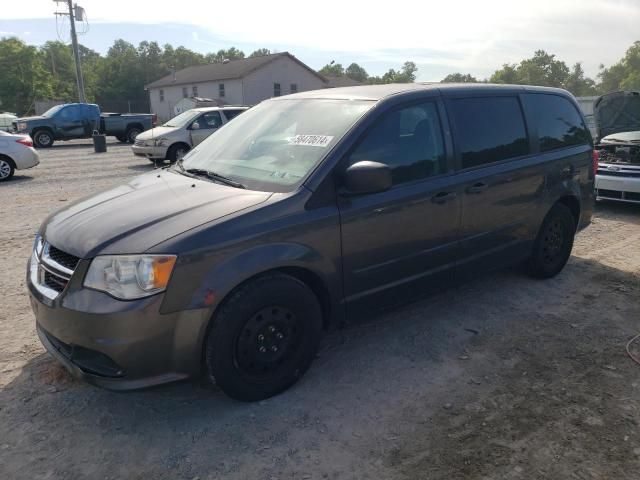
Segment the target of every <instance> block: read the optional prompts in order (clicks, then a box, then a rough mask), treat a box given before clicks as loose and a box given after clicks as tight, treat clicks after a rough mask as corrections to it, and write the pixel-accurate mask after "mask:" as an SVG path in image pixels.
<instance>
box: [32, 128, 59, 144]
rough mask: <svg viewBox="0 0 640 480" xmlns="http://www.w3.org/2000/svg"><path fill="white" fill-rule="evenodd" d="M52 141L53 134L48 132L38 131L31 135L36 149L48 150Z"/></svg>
mask: <svg viewBox="0 0 640 480" xmlns="http://www.w3.org/2000/svg"><path fill="white" fill-rule="evenodd" d="M53 141H54V140H53V134H52V133H51V132H49V131H48V130H38V131H37V132H35V133H34V134H33V143H34V144H35V146H36V147H38V148H50V147H51V146H52V145H53Z"/></svg>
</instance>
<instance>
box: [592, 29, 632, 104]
mask: <svg viewBox="0 0 640 480" xmlns="http://www.w3.org/2000/svg"><path fill="white" fill-rule="evenodd" d="M598 77H599V78H600V85H599V86H598V89H599V90H600V92H601V93H607V92H613V91H616V90H640V40H639V41H636V42H634V43H633V45H631V47H629V49H628V50H627V52H626V53H625V56H624V57H623V58H622V59H621V60H620V61H619V62H618V63H615V64H614V65H612V66H611V67H609V68H604V66H603V65H601V66H600V73H599V74H598Z"/></svg>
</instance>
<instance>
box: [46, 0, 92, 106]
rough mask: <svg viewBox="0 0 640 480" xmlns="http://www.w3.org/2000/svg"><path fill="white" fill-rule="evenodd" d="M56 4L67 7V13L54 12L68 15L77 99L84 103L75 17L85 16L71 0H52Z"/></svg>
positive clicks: (82, 10)
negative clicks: (63, 4) (62, 4)
mask: <svg viewBox="0 0 640 480" xmlns="http://www.w3.org/2000/svg"><path fill="white" fill-rule="evenodd" d="M53 1H54V2H56V4H60V3H65V4H66V5H67V7H68V9H69V13H66V12H55V14H56V16H58V15H60V16H63V17H64V16H68V17H69V24H70V26H71V45H72V48H73V58H74V61H75V64H76V83H77V84H78V100H79V101H80V103H86V98H85V95H84V79H83V78H82V65H81V64H80V51H79V50H78V35H77V34H76V17H77V16H79V17H80V21H82V20H83V19H84V17H85V15H84V9H83V8H82V7H79V6H78V5H77V4H76V5H75V11H74V5H73V1H72V0H53Z"/></svg>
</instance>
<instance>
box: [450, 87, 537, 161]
mask: <svg viewBox="0 0 640 480" xmlns="http://www.w3.org/2000/svg"><path fill="white" fill-rule="evenodd" d="M451 110H452V112H451V114H452V117H453V120H454V122H455V125H456V132H457V135H456V141H457V143H458V147H459V149H460V154H461V157H462V168H470V167H476V166H478V165H483V164H486V163H493V162H498V161H500V160H505V159H507V158H513V157H519V156H521V155H526V154H527V153H529V141H528V139H527V131H526V128H525V126H524V118H523V116H522V110H521V108H520V102H519V101H518V99H517V98H516V97H486V98H461V99H457V100H452V102H451Z"/></svg>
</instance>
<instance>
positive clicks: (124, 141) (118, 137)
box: [116, 135, 128, 143]
mask: <svg viewBox="0 0 640 480" xmlns="http://www.w3.org/2000/svg"><path fill="white" fill-rule="evenodd" d="M116 140H118V141H119V142H120V143H128V140H127V137H123V136H121V135H116Z"/></svg>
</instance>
